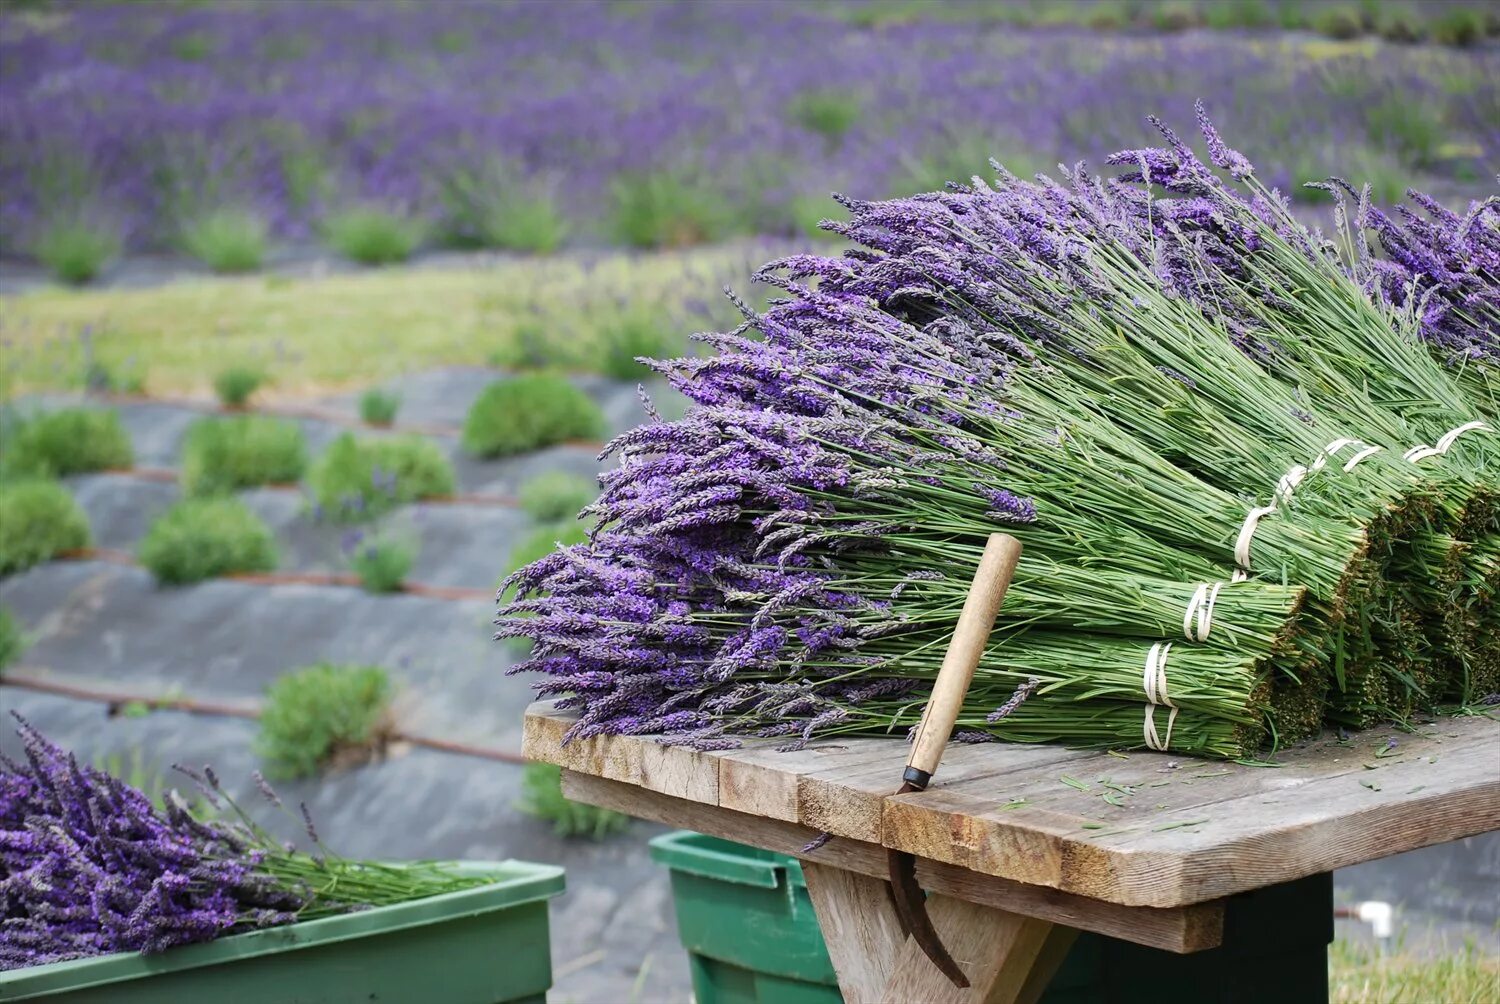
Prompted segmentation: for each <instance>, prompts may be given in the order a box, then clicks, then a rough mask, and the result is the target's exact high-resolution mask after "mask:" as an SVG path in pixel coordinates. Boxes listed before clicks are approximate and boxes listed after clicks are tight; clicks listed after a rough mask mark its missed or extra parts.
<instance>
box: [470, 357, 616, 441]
mask: <svg viewBox="0 0 1500 1004" xmlns="http://www.w3.org/2000/svg"><path fill="white" fill-rule="evenodd" d="M604 432H605V424H604V414H603V412H601V411H600V410H599V406H598V405H597V404H595V403H594V401H593V399H592V398H591V397H589V396H588V395H587V394H585V393H584V392H583V391H581V390H579V389H578V388H577V387H574V386H573V385H572V384H571V383H569V382H568V381H567V379H566V378H564V377H561V376H557V375H555V374H551V373H528V374H525V375H523V376H518V377H514V378H512V379H510V380H501V381H499V382H497V383H492V384H490V385H489V386H488V387H486V388H485V389H484V392H483V393H481V394H480V395H479V397H478V398H477V399H476V400H475V401H474V403H473V405H471V406H470V407H469V414H468V416H467V417H466V418H465V419H464V432H463V445H464V449H465V450H468V451H469V452H470V453H472V454H474V455H476V456H480V457H508V456H512V455H514V454H517V453H525V452H527V451H530V450H536V449H540V448H541V447H544V446H552V445H554V444H556V443H564V442H567V441H568V440H570V439H584V440H592V439H599V438H601V437H602V436H603V435H604Z"/></svg>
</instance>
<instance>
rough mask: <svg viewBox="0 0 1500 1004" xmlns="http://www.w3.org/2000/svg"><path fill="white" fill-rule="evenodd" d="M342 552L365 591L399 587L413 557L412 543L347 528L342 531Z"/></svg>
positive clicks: (409, 569) (388, 589) (398, 589)
mask: <svg viewBox="0 0 1500 1004" xmlns="http://www.w3.org/2000/svg"><path fill="white" fill-rule="evenodd" d="M343 549H344V556H345V558H346V559H347V560H348V562H349V568H350V570H352V571H353V572H354V574H355V575H357V576H359V584H360V585H361V586H363V587H364V590H365V592H368V593H396V592H400V591H401V586H402V583H404V582H405V581H406V575H407V573H408V572H410V571H411V565H412V562H413V561H414V560H416V557H417V547H416V544H415V543H413V542H411V541H407V540H397V539H396V538H394V537H392V536H390V535H376V534H368V535H367V534H364V533H362V532H360V531H359V530H350V531H349V532H348V533H346V534H345V535H344V540H343Z"/></svg>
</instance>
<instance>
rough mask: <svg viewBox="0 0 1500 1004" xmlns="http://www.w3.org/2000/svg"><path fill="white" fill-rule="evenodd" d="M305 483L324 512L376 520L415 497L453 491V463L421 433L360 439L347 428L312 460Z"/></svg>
mask: <svg viewBox="0 0 1500 1004" xmlns="http://www.w3.org/2000/svg"><path fill="white" fill-rule="evenodd" d="M307 483H308V487H309V489H310V490H311V491H312V495H313V501H314V503H315V504H316V505H317V506H318V508H319V510H320V515H323V516H327V517H329V518H331V519H334V520H336V521H340V522H359V521H362V520H369V519H374V518H375V517H377V516H380V515H382V514H384V513H386V512H389V511H390V510H391V509H393V508H395V507H396V506H398V505H402V504H404V503H407V502H413V501H415V500H417V499H425V498H436V497H440V496H444V495H452V494H453V488H454V479H453V466H452V465H451V464H450V463H448V458H447V457H446V456H444V455H443V451H442V450H440V449H439V448H438V446H437V445H436V444H435V443H432V442H430V441H428V440H426V439H423V438H422V437H421V436H389V437H380V438H370V439H356V438H355V436H354V434H353V433H347V432H346V433H344V434H343V435H342V436H340V437H339V438H338V439H336V440H334V441H333V443H332V444H330V445H329V447H328V449H327V450H325V451H324V452H323V454H322V455H321V456H320V457H318V459H317V460H316V461H315V462H314V463H313V466H312V470H311V471H310V472H309V473H308V478H307Z"/></svg>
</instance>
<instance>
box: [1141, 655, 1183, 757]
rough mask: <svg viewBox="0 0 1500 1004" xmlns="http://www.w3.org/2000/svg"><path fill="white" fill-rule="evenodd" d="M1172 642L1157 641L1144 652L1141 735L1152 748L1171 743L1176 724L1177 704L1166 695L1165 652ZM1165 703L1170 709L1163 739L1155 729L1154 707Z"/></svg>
mask: <svg viewBox="0 0 1500 1004" xmlns="http://www.w3.org/2000/svg"><path fill="white" fill-rule="evenodd" d="M1171 651H1172V643H1171V642H1169V641H1159V642H1157V643H1156V644H1154V645H1152V646H1151V650H1150V651H1149V652H1147V653H1146V667H1145V671H1144V673H1143V674H1142V676H1141V684H1142V687H1143V688H1144V689H1145V691H1146V719H1145V721H1144V722H1143V723H1142V725H1141V736H1142V738H1144V739H1145V741H1146V745H1147V746H1148V747H1149V748H1151V749H1154V750H1164V749H1166V748H1167V747H1169V746H1171V745H1172V726H1173V725H1175V724H1177V710H1178V709H1177V705H1175V704H1173V703H1172V699H1171V698H1170V697H1168V696H1167V654H1168V653H1169V652H1171ZM1159 705H1165V706H1167V707H1169V708H1171V709H1172V711H1171V713H1170V714H1168V715H1167V735H1166V738H1165V739H1163V738H1162V737H1161V736H1160V735H1159V734H1158V733H1157V731H1156V709H1157V707H1158V706H1159Z"/></svg>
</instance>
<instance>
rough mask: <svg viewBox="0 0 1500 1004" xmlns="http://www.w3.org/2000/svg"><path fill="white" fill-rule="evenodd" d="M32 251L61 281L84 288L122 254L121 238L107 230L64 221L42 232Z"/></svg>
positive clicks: (78, 222)
mask: <svg viewBox="0 0 1500 1004" xmlns="http://www.w3.org/2000/svg"><path fill="white" fill-rule="evenodd" d="M31 250H32V253H33V254H34V255H36V258H37V260H38V261H40V262H41V263H42V264H43V265H46V266H47V267H48V268H49V269H51V270H52V274H53V275H54V276H56V277H57V279H58V280H59V281H61V282H65V283H67V284H68V285H70V286H81V285H83V284H84V283H86V282H91V281H92V280H94V279H96V278H97V277H98V276H99V273H100V272H102V271H103V270H104V267H105V266H106V265H108V264H109V263H110V262H111V261H113V260H114V259H115V257H116V256H118V255H119V253H120V238H119V236H118V235H116V234H115V233H114V231H112V230H110V229H108V228H105V227H101V226H98V225H94V224H89V223H85V222H83V221H81V220H65V221H62V222H59V223H55V224H53V225H52V226H50V227H48V228H47V229H46V230H45V231H43V232H42V234H41V235H40V236H39V237H38V238H37V239H36V243H35V244H34V245H33V246H32V249H31Z"/></svg>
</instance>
